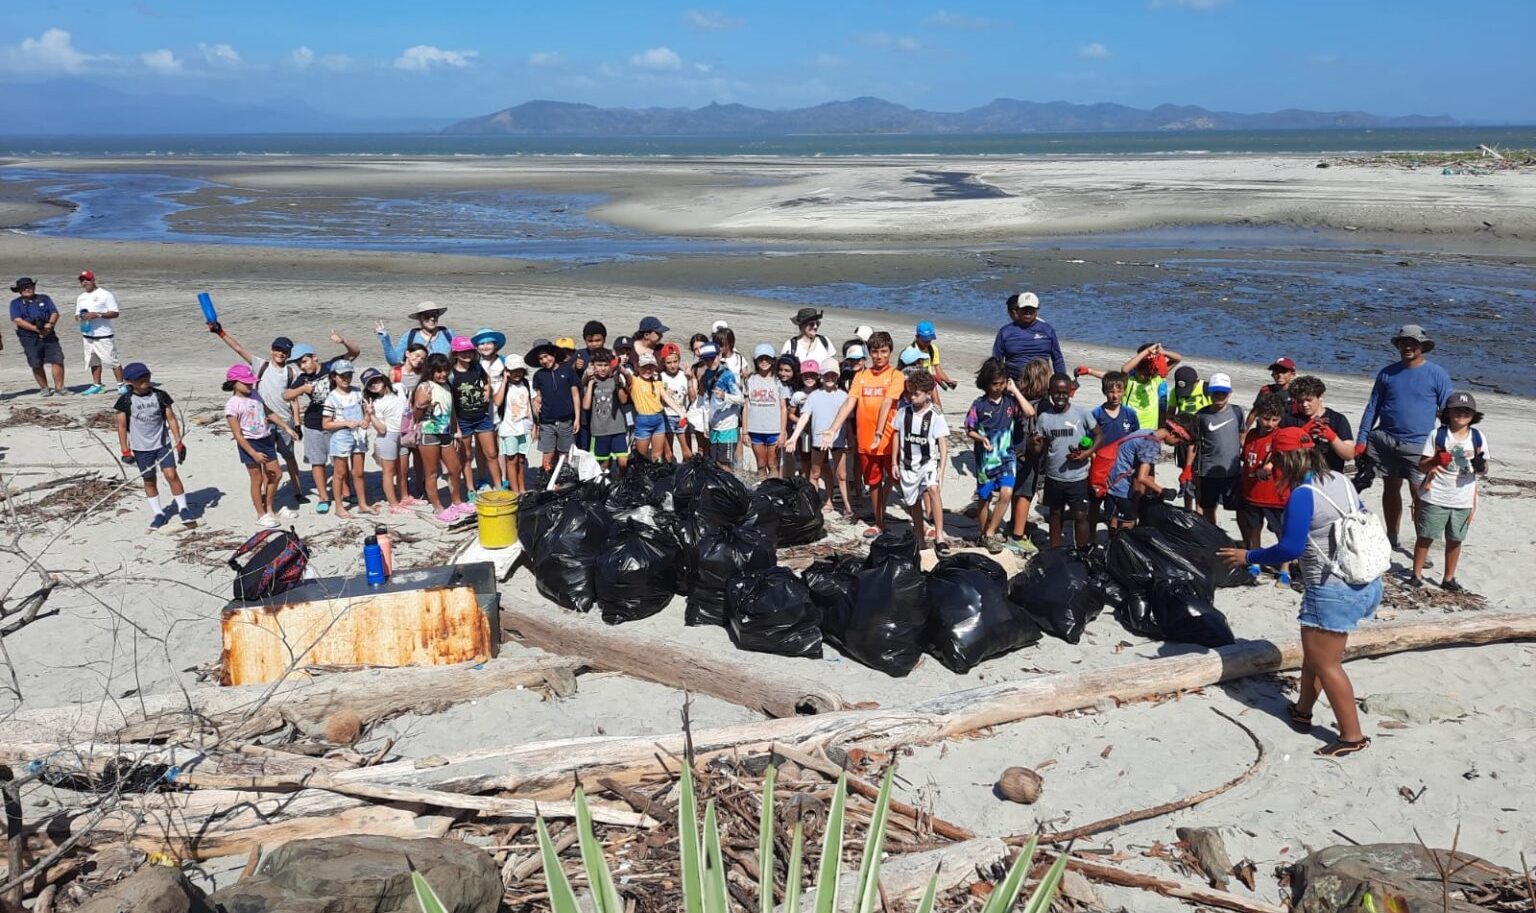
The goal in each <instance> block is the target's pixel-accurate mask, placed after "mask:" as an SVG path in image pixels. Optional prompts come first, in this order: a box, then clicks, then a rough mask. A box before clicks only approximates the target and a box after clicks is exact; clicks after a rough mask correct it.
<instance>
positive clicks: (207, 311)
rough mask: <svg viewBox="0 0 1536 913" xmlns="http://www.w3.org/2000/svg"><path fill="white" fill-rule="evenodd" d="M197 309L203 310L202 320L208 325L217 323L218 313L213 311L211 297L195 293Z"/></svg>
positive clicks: (202, 293)
mask: <svg viewBox="0 0 1536 913" xmlns="http://www.w3.org/2000/svg"><path fill="white" fill-rule="evenodd" d="M197 304H198V307H201V308H202V309H203V319H204V320H206V321H208V322H209V323H218V322H219V312H218V311H215V310H214V309H213V296H212V295H210V294H208V293H207V292H198V293H197Z"/></svg>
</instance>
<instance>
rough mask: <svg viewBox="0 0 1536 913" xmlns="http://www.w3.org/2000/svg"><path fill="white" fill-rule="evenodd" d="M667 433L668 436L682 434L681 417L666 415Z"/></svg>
mask: <svg viewBox="0 0 1536 913" xmlns="http://www.w3.org/2000/svg"><path fill="white" fill-rule="evenodd" d="M667 433H668V434H682V433H683V417H682V416H681V415H673V414H672V413H670V412H668V413H667Z"/></svg>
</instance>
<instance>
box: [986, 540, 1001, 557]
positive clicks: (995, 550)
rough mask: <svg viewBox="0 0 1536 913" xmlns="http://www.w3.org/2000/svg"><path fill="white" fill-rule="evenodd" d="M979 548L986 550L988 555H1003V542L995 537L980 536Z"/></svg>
mask: <svg viewBox="0 0 1536 913" xmlns="http://www.w3.org/2000/svg"><path fill="white" fill-rule="evenodd" d="M981 547H982V548H984V549H986V550H987V553H988V554H991V555H1001V554H1002V553H1003V540H1002V539H999V538H998V537H997V536H982V537H981Z"/></svg>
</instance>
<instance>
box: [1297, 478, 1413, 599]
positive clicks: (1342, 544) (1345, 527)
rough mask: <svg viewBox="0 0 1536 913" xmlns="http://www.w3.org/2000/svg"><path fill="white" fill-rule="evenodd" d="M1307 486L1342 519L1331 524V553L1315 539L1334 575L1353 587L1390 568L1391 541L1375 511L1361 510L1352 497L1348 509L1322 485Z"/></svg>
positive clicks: (1357, 502) (1374, 577) (1314, 543)
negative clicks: (1329, 494) (1340, 504)
mask: <svg viewBox="0 0 1536 913" xmlns="http://www.w3.org/2000/svg"><path fill="white" fill-rule="evenodd" d="M1304 487H1306V488H1310V489H1312V493H1313V494H1314V495H1316V496H1319V497H1321V498H1322V499H1323V500H1324V501H1327V502H1328V503H1329V504H1330V505H1332V507H1333V509H1334V510H1335V511H1337V512H1338V513H1339V518H1338V519H1337V520H1334V521H1333V522H1332V523H1330V524H1329V525H1328V534H1329V536H1330V537H1331V538H1332V540H1333V551H1332V552H1331V553H1330V552H1329V551H1328V550H1327V549H1326V548H1323V547H1322V546H1321V545H1318V542H1317V540H1315V539H1313V540H1312V544H1313V545H1315V546H1317V549H1318V551H1320V552H1322V553H1323V554H1324V555H1326V556H1327V558H1328V570H1329V572H1330V573H1331V574H1333V575H1334V576H1335V577H1338V578H1339V579H1340V580H1343V581H1344V582H1345V583H1347V584H1349V585H1351V586H1364V585H1365V584H1367V583H1370V582H1371V581H1373V580H1375V579H1377V578H1378V577H1380V576H1381V575H1383V574H1385V573H1386V572H1387V571H1389V570H1391V568H1392V543H1391V541H1389V540H1388V539H1387V530H1386V528H1385V527H1383V526H1382V525H1381V520H1380V519H1378V518H1377V517H1376V515H1375V514H1371V513H1367V512H1366V511H1365V510H1363V509H1361V508H1360V507H1359V506H1358V505H1359V501H1358V500H1357V499H1356V498H1354V497H1353V496H1351V497H1350V498H1349V510H1347V511H1346V510H1345V509H1344V508H1342V507H1340V506H1339V505H1338V503H1337V502H1336V501H1334V500H1333V499H1332V498H1330V497H1328V493H1327V492H1325V491H1323V489H1322V487H1321V486H1318V485H1311V484H1309V485H1306V486H1304ZM1308 538H1310V537H1308Z"/></svg>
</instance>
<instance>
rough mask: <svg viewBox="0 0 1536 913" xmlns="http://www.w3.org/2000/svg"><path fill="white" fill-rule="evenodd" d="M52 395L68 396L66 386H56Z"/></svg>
mask: <svg viewBox="0 0 1536 913" xmlns="http://www.w3.org/2000/svg"><path fill="white" fill-rule="evenodd" d="M53 395H54V396H68V395H69V389H68V388H67V387H57V388H55V389H54V391H53Z"/></svg>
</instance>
